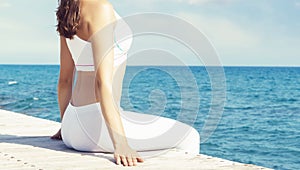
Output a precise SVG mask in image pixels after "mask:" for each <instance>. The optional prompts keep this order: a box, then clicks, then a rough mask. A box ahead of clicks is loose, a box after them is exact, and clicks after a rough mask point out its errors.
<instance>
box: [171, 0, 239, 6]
mask: <svg viewBox="0 0 300 170" xmlns="http://www.w3.org/2000/svg"><path fill="white" fill-rule="evenodd" d="M177 1H178V2H187V3H188V4H191V5H193V4H195V5H196V4H197V5H203V4H208V3H221V4H224V3H230V2H233V1H234V0H177Z"/></svg>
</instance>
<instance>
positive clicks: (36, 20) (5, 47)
mask: <svg viewBox="0 0 300 170" xmlns="http://www.w3.org/2000/svg"><path fill="white" fill-rule="evenodd" d="M110 2H111V3H112V4H113V6H114V8H115V10H116V11H118V13H119V14H120V15H121V16H129V15H132V14H137V13H142V12H160V13H165V14H170V15H173V16H177V17H179V18H181V19H184V20H186V21H187V22H189V23H191V24H192V25H194V26H196V27H197V28H198V29H199V30H201V31H202V32H203V33H204V34H205V35H206V36H207V38H208V39H209V40H210V41H211V43H212V44H213V46H214V47H215V48H216V50H217V52H218V54H219V59H220V61H221V63H222V65H224V66H300V0H247V1H246V0H163V1H162V0H130V1H124V0H110ZM56 8H57V1H56V0H42V1H41V0H26V1H21V0H0V23H1V24H0V34H1V38H0V64H59V45H58V42H59V39H58V38H59V37H58V34H57V33H56V31H55V25H56V18H55V10H56ZM183 58H186V59H187V60H188V58H189V55H186V56H183Z"/></svg>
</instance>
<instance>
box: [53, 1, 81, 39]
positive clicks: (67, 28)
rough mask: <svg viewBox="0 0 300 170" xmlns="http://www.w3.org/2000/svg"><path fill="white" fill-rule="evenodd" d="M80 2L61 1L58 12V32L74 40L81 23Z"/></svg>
mask: <svg viewBox="0 0 300 170" xmlns="http://www.w3.org/2000/svg"><path fill="white" fill-rule="evenodd" d="M79 5H80V2H79V0H60V4H59V7H58V8H57V11H56V17H57V22H58V24H57V29H56V30H57V31H58V32H59V34H60V35H61V36H64V37H66V38H70V39H72V38H73V36H74V35H76V33H77V30H78V27H79V22H80V10H79Z"/></svg>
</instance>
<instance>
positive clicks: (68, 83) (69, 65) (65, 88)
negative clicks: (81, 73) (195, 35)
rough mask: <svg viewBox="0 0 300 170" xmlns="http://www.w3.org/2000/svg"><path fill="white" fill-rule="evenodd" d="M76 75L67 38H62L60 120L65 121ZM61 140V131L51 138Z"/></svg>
mask: <svg viewBox="0 0 300 170" xmlns="http://www.w3.org/2000/svg"><path fill="white" fill-rule="evenodd" d="M73 74H74V62H73V59H72V56H71V53H70V51H69V48H68V46H67V43H66V38H64V37H62V36H61V37H60V73H59V80H58V85H57V95H58V103H59V109H60V119H61V120H62V119H63V116H64V113H65V110H66V108H67V106H68V104H69V102H70V99H71V95H72V84H73ZM51 138H52V139H59V140H61V133H60V130H59V131H58V132H57V133H56V134H55V135H53V136H52V137H51Z"/></svg>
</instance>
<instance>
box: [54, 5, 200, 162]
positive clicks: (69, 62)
mask: <svg viewBox="0 0 300 170" xmlns="http://www.w3.org/2000/svg"><path fill="white" fill-rule="evenodd" d="M57 19H58V25H57V31H58V32H59V33H60V76H59V82H58V101H59V106H60V113H61V118H62V127H61V130H59V131H58V132H57V134H55V135H54V136H52V138H53V139H63V141H64V143H65V144H66V145H67V146H68V147H70V148H73V149H76V150H79V151H89V152H111V153H114V158H115V161H116V163H117V164H122V165H124V166H134V165H137V163H138V162H143V161H144V160H143V158H141V157H140V156H139V154H138V153H137V151H153V150H163V149H168V148H178V149H182V150H184V151H186V152H188V153H191V154H198V153H199V144H200V137H199V134H198V132H197V131H196V130H195V129H193V128H192V127H190V126H188V125H186V124H183V123H180V122H178V121H175V120H172V119H167V118H163V117H158V116H152V115H146V114H142V113H135V112H129V111H124V110H123V109H122V108H121V107H120V99H121V93H122V81H123V77H124V74H125V69H126V59H127V53H126V52H127V51H128V50H129V48H130V45H131V41H132V35H131V38H127V39H126V40H124V41H122V42H116V40H115V39H116V35H117V31H116V30H117V28H118V27H121V30H124V29H127V30H128V29H129V27H128V25H124V24H123V25H122V26H120V25H118V24H116V23H115V21H116V20H117V19H120V16H119V15H118V14H117V13H116V12H115V10H114V9H113V7H112V5H111V4H110V3H109V2H107V1H106V0H61V2H60V5H59V7H58V11H57ZM123 23H124V22H123ZM74 73H76V83H75V85H74V87H73V81H74V79H75V78H74V75H75V74H74ZM124 115H125V116H127V117H132V118H133V119H135V121H131V120H129V119H126V118H124ZM139 119H148V120H155V121H154V122H153V121H152V123H151V122H150V123H148V124H141V123H138V121H136V120H139ZM171 127H172V128H173V127H175V128H173V130H175V132H174V131H170V130H169V129H170V128H171ZM182 129H186V130H189V132H188V133H187V135H185V136H179V137H178V136H176V135H175V134H176V132H177V131H178V130H182ZM179 138H180V140H179ZM136 150H137V151H136Z"/></svg>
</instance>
